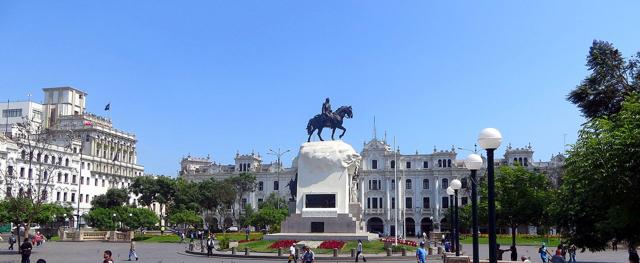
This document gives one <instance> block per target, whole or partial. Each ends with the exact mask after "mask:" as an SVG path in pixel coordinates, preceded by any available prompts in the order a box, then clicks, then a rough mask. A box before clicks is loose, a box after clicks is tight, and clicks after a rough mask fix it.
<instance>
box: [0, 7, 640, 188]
mask: <svg viewBox="0 0 640 263" xmlns="http://www.w3.org/2000/svg"><path fill="white" fill-rule="evenodd" d="M638 10H640V2H639V1H584V0H579V1H555V0H554V1H491V2H489V1H265V0H256V1H171V2H169V1H165V2H161V1H129V0H123V1H40V2H35V1H28V2H27V1H3V2H2V3H0V40H1V41H0V90H1V91H2V92H1V94H0V99H2V100H5V101H6V99H7V98H8V99H11V100H25V99H26V98H27V94H28V93H31V94H33V99H34V100H37V101H41V100H42V91H41V89H42V88H45V87H53V86H64V85H70V86H73V87H76V88H78V89H81V90H84V91H86V92H87V93H88V94H89V95H88V97H87V103H88V111H90V112H94V113H98V114H105V112H104V111H103V107H104V105H105V104H107V103H108V102H111V109H112V111H111V112H110V113H108V114H110V117H111V118H112V119H113V120H114V124H115V126H116V127H117V128H119V129H122V130H126V131H130V132H134V133H136V134H137V136H138V140H139V142H138V149H139V150H138V160H139V162H140V163H141V164H143V165H144V166H145V170H146V171H147V172H149V173H159V174H166V175H175V174H176V171H177V170H178V169H179V161H180V158H181V157H182V156H185V155H187V154H189V153H190V154H192V155H200V156H206V155H207V154H210V155H211V157H212V158H213V159H214V160H215V161H217V162H223V163H232V162H233V157H234V156H235V153H236V151H237V150H239V151H240V153H250V152H251V151H252V150H255V151H256V152H259V153H261V154H262V155H263V159H264V160H265V162H267V163H268V162H271V161H273V160H274V157H273V156H268V155H266V154H265V153H266V152H267V151H268V149H269V148H274V149H276V148H278V147H280V148H282V149H291V150H292V151H294V152H297V149H298V147H299V145H300V143H302V142H303V141H305V140H306V138H307V135H306V131H305V126H306V124H307V121H308V119H309V118H311V117H312V116H313V115H315V114H317V113H319V112H320V109H321V105H322V102H323V100H324V98H325V97H330V98H331V101H332V106H333V108H334V109H337V108H338V107H339V106H340V105H351V106H352V107H353V109H354V114H355V116H354V119H350V120H346V121H345V122H346V123H345V126H346V127H347V129H348V131H347V134H346V135H345V140H346V141H347V142H348V143H351V144H352V145H354V147H355V148H356V149H357V150H360V149H362V144H363V142H364V141H368V140H370V139H371V137H372V130H373V118H374V116H375V117H376V122H377V128H378V137H380V138H381V137H383V136H384V132H385V131H387V134H388V138H389V141H391V138H392V136H395V137H396V138H397V143H398V145H399V146H400V149H401V151H402V152H403V153H415V151H416V150H417V151H419V152H422V153H425V152H427V153H429V152H432V151H433V147H434V146H436V147H437V148H438V149H450V148H451V145H456V147H465V148H473V144H474V143H475V141H476V138H477V135H478V133H479V131H480V130H481V129H482V128H485V127H495V128H498V129H500V130H501V131H502V134H503V136H504V143H503V147H501V149H500V150H499V151H498V155H502V153H503V150H504V148H505V146H506V145H507V144H508V143H509V142H511V143H512V145H513V146H514V147H515V146H518V147H522V146H525V145H527V144H528V143H531V144H532V146H533V147H534V150H535V151H536V152H535V154H534V158H535V159H536V160H539V159H542V160H548V159H549V158H550V156H551V154H553V153H558V152H561V151H563V135H564V134H566V139H567V143H572V142H574V141H575V139H576V136H577V131H578V129H579V128H580V124H581V123H582V122H583V121H584V120H583V118H582V117H581V116H580V113H579V112H578V110H577V108H576V107H575V106H574V105H572V104H570V103H569V102H567V101H566V100H565V98H566V95H567V93H568V92H569V91H570V90H571V89H573V88H574V87H575V86H576V85H577V84H578V83H579V82H580V81H581V80H582V79H583V78H584V77H585V76H586V74H587V73H588V71H587V68H586V67H585V66H584V64H585V57H586V55H587V52H588V49H589V47H590V45H591V43H592V41H593V40H594V39H601V40H607V41H610V42H612V43H613V44H614V45H615V46H616V47H617V48H618V49H620V50H621V51H622V52H623V54H624V55H625V56H626V57H629V56H631V55H632V54H634V53H635V52H637V51H640V34H638V25H640V16H638V12H637V11H638ZM329 134H330V133H328V132H326V131H325V137H326V138H328V137H329ZM459 153H460V154H459V158H464V157H465V156H466V155H467V154H468V153H466V152H459ZM293 157H294V154H288V155H285V157H284V159H285V160H290V159H292V158H293Z"/></svg>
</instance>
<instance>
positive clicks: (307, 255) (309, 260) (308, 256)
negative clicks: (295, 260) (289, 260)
mask: <svg viewBox="0 0 640 263" xmlns="http://www.w3.org/2000/svg"><path fill="white" fill-rule="evenodd" d="M302 249H304V255H302V263H313V262H315V260H316V256H315V254H314V253H313V251H311V249H310V248H309V247H308V246H304V247H303V248H302Z"/></svg>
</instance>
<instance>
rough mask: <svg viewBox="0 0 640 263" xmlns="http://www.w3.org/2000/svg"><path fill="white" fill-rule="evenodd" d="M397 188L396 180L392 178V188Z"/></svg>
mask: <svg viewBox="0 0 640 263" xmlns="http://www.w3.org/2000/svg"><path fill="white" fill-rule="evenodd" d="M395 189H396V180H394V179H391V190H395Z"/></svg>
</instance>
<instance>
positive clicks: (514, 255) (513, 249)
mask: <svg viewBox="0 0 640 263" xmlns="http://www.w3.org/2000/svg"><path fill="white" fill-rule="evenodd" d="M511 261H518V250H517V249H516V246H515V245H511Z"/></svg>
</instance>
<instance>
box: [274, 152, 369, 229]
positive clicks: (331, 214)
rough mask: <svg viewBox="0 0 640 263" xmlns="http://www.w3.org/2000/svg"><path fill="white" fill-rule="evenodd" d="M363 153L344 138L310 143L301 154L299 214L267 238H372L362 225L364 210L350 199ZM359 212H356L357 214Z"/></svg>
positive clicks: (296, 208)
mask: <svg viewBox="0 0 640 263" xmlns="http://www.w3.org/2000/svg"><path fill="white" fill-rule="evenodd" d="M359 164H360V155H358V153H357V152H356V151H355V150H354V149H353V147H351V145H349V144H346V143H344V142H342V141H324V142H307V143H303V144H302V146H300V153H299V155H298V185H297V196H296V200H295V213H292V214H291V215H290V216H289V217H287V219H285V221H284V222H282V225H281V229H282V233H279V234H272V235H267V236H265V239H267V240H281V239H295V240H357V239H363V240H369V239H374V238H377V235H375V234H369V233H366V232H364V231H363V230H362V229H361V227H360V225H361V224H360V218H361V215H360V213H361V209H360V205H359V204H358V203H353V202H350V199H353V198H352V196H354V195H351V191H353V190H352V189H351V185H352V180H353V176H354V175H355V172H356V170H357V167H358V165H359ZM354 213H355V214H354Z"/></svg>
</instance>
